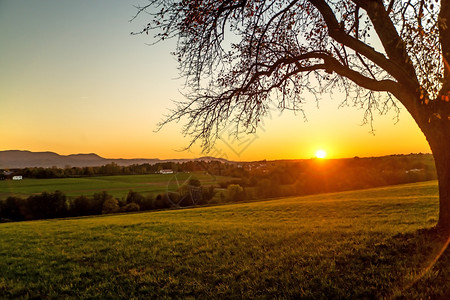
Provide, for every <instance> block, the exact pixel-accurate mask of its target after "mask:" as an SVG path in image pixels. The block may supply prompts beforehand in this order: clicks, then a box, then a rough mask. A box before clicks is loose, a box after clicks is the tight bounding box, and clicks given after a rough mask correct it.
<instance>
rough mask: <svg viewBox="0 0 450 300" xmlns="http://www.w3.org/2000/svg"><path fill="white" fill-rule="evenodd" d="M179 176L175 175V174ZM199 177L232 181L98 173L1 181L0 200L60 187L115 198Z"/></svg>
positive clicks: (182, 175)
mask: <svg viewBox="0 0 450 300" xmlns="http://www.w3.org/2000/svg"><path fill="white" fill-rule="evenodd" d="M175 176H176V177H175ZM191 176H192V177H195V178H198V179H199V180H200V181H201V182H202V184H203V185H205V186H208V185H210V184H217V182H218V181H223V180H229V179H230V178H229V177H222V176H212V175H207V174H204V173H180V174H176V175H174V174H167V175H162V174H150V175H124V176H99V177H82V178H55V179H32V178H30V179H24V180H22V181H14V180H5V181H0V199H5V198H6V197H8V196H11V195H14V196H20V197H27V196H29V195H30V194H36V193H41V192H44V191H46V192H54V191H55V190H60V191H62V192H64V193H65V194H66V195H67V196H79V195H85V196H91V195H92V194H94V193H97V192H101V191H108V192H109V193H110V194H112V195H114V196H116V197H119V198H120V197H123V196H126V195H127V193H128V191H129V190H130V189H132V190H133V191H136V192H140V193H143V194H148V193H160V192H166V191H167V190H168V189H169V190H176V186H177V180H178V184H179V185H181V184H183V183H184V182H185V181H186V180H188V178H190V177H191Z"/></svg>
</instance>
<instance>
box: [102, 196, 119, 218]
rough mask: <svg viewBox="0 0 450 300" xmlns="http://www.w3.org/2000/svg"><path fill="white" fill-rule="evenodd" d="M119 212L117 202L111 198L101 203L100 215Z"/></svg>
mask: <svg viewBox="0 0 450 300" xmlns="http://www.w3.org/2000/svg"><path fill="white" fill-rule="evenodd" d="M119 210H120V207H119V201H117V199H116V198H114V197H113V196H110V197H108V198H107V199H106V200H105V202H103V207H102V214H112V213H115V212H118V211H119Z"/></svg>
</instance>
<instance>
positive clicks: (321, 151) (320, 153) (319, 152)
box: [316, 149, 327, 158]
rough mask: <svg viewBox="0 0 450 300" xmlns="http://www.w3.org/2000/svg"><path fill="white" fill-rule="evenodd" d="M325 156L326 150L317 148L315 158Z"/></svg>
mask: <svg viewBox="0 0 450 300" xmlns="http://www.w3.org/2000/svg"><path fill="white" fill-rule="evenodd" d="M326 156H327V152H325V150H323V149H319V150H317V151H316V157H317V158H325V157H326Z"/></svg>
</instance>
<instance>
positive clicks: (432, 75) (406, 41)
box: [137, 0, 450, 235]
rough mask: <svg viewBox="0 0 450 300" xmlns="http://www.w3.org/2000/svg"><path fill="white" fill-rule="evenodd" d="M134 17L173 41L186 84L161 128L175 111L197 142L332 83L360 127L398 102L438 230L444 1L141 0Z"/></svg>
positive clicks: (445, 76) (447, 21)
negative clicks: (424, 164)
mask: <svg viewBox="0 0 450 300" xmlns="http://www.w3.org/2000/svg"><path fill="white" fill-rule="evenodd" d="M139 14H145V16H148V17H149V18H150V21H149V22H148V25H147V26H146V27H145V28H144V29H143V30H142V31H141V32H140V33H146V34H148V33H149V32H153V33H155V37H156V39H157V41H158V40H164V39H167V38H171V37H178V43H177V48H176V51H175V52H174V55H175V56H176V57H177V59H178V61H179V62H180V70H181V74H182V75H183V76H185V78H186V82H187V84H188V85H189V86H190V87H191V88H192V93H190V94H188V101H187V102H185V103H179V104H178V106H177V107H176V108H175V110H174V111H173V114H172V115H171V116H169V117H168V118H167V119H166V121H165V122H163V124H165V123H167V122H171V121H175V120H179V119H180V118H183V117H187V118H188V121H187V124H186V127H185V129H184V132H185V133H186V134H189V135H191V136H192V143H194V142H195V141H197V140H201V141H202V145H203V147H204V148H205V149H210V147H211V145H212V143H213V142H214V141H215V139H216V138H217V137H218V133H219V132H220V131H221V130H222V129H223V128H224V127H225V126H226V125H227V121H232V122H234V123H235V124H236V126H234V128H236V130H237V132H240V131H247V132H252V131H254V130H255V129H256V128H257V127H258V125H259V124H260V121H261V117H263V116H264V115H265V114H266V113H267V111H268V108H269V99H270V98H275V97H277V99H278V100H279V103H278V106H279V107H280V108H285V109H292V110H296V111H301V103H303V102H304V101H305V96H307V95H308V94H310V95H313V96H315V97H317V95H318V94H319V93H322V92H330V91H332V90H334V89H336V88H338V89H340V90H341V91H343V92H344V93H345V94H346V96H344V97H345V99H344V100H343V101H344V103H350V102H353V103H354V104H355V105H357V106H359V107H364V108H365V114H364V119H365V121H367V122H369V123H371V121H372V118H373V114H374V112H376V111H379V112H381V113H383V112H385V111H386V110H388V109H389V108H394V109H395V110H397V111H398V110H399V107H398V104H397V102H396V100H395V99H397V100H399V101H400V102H401V103H402V104H403V105H404V107H405V108H406V109H407V111H408V112H409V113H410V114H411V116H412V117H413V118H414V120H415V121H416V123H417V124H418V126H419V127H420V129H421V130H422V132H423V133H424V134H425V136H426V138H427V141H428V143H429V145H430V147H431V150H432V152H433V155H434V158H435V162H436V169H437V174H438V179H439V197H440V202H439V203H440V206H439V221H438V224H437V226H438V228H439V229H440V230H441V231H443V232H445V233H446V234H449V235H450V151H449V150H448V149H450V65H449V63H450V0H409V1H399V0H342V1H335V0H280V1H275V0H224V1H215V0H198V1H180V0H150V1H149V3H148V4H147V5H145V6H143V7H139V8H138V12H137V15H139ZM316 99H317V98H316Z"/></svg>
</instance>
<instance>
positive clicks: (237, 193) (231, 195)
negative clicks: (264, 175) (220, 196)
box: [227, 184, 245, 202]
mask: <svg viewBox="0 0 450 300" xmlns="http://www.w3.org/2000/svg"><path fill="white" fill-rule="evenodd" d="M227 200H228V201H230V202H238V201H244V200H245V192H244V189H243V188H242V187H241V186H240V185H239V184H230V185H229V186H228V187H227Z"/></svg>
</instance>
